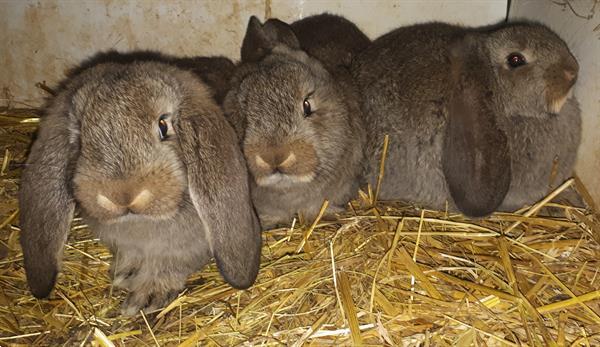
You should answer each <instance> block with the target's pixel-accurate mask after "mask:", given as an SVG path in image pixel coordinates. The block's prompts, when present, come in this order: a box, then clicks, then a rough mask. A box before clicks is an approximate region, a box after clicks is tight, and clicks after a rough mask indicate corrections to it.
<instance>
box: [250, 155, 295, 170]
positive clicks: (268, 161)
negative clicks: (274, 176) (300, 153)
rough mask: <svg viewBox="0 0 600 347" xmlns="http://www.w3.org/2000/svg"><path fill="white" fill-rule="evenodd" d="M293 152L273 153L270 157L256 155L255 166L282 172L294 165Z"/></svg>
mask: <svg viewBox="0 0 600 347" xmlns="http://www.w3.org/2000/svg"><path fill="white" fill-rule="evenodd" d="M296 161H297V159H296V155H295V154H294V152H274V153H273V154H272V155H262V156H261V155H260V154H257V155H256V165H257V166H258V167H260V168H262V169H265V170H273V171H276V172H283V171H285V170H286V169H289V168H290V167H292V166H293V165H294V164H295V163H296Z"/></svg>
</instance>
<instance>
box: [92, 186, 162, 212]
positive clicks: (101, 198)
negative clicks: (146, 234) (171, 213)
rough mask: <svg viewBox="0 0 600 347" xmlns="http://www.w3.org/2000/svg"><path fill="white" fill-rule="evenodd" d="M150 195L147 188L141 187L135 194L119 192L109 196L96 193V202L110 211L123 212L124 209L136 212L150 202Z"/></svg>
mask: <svg viewBox="0 0 600 347" xmlns="http://www.w3.org/2000/svg"><path fill="white" fill-rule="evenodd" d="M132 197H133V198H132ZM152 197H153V195H152V193H151V192H150V191H149V190H147V189H143V190H142V191H140V192H139V193H136V194H131V193H130V192H121V193H120V194H114V195H113V196H110V197H109V196H106V195H104V194H102V193H98V195H97V197H96V202H97V203H98V205H100V207H102V208H104V209H106V210H108V211H110V212H112V213H123V212H124V211H125V210H127V211H129V212H131V213H137V212H139V211H141V210H143V209H144V208H145V207H147V206H148V205H149V204H150V202H151V201H152Z"/></svg>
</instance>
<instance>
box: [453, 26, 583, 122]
mask: <svg viewBox="0 0 600 347" xmlns="http://www.w3.org/2000/svg"><path fill="white" fill-rule="evenodd" d="M453 49H454V50H453V53H454V56H455V57H457V56H462V55H463V54H464V52H465V51H467V50H470V49H471V50H473V49H474V50H476V51H477V52H478V54H479V55H480V56H481V57H482V58H483V59H484V60H483V62H485V63H486V64H485V65H486V67H485V68H487V69H489V73H490V74H491V76H493V79H492V81H490V82H492V83H493V84H495V86H494V89H495V90H494V95H493V98H494V99H495V103H496V104H498V105H501V107H502V108H503V109H504V110H503V111H504V112H503V113H504V114H506V115H515V114H519V115H521V116H525V117H543V116H544V115H545V114H547V113H553V114H556V113H559V112H560V110H561V108H562V106H563V105H564V103H565V101H566V100H567V97H568V96H569V92H570V91H571V88H572V87H573V85H574V84H575V81H576V80H577V74H578V71H579V65H578V63H577V60H576V59H575V57H574V56H573V55H572V54H571V52H570V51H569V48H568V47H567V45H566V43H565V42H564V41H563V40H562V39H561V38H560V37H559V36H558V35H557V34H556V33H554V32H553V31H552V30H550V29H548V28H547V27H545V26H543V25H539V24H532V23H514V24H509V25H506V26H502V27H500V28H498V29H496V30H493V31H490V32H478V33H470V34H467V35H466V36H465V38H464V39H463V41H462V42H461V43H460V44H458V45H457V46H455V47H453ZM459 51H462V52H459Z"/></svg>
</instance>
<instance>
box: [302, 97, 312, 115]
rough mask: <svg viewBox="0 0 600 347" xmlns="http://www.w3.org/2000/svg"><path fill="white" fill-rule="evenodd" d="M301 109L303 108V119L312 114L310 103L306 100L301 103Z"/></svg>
mask: <svg viewBox="0 0 600 347" xmlns="http://www.w3.org/2000/svg"><path fill="white" fill-rule="evenodd" d="M302 107H303V108H304V117H308V116H310V115H311V114H312V109H311V108H310V101H308V98H306V99H304V101H303V102H302Z"/></svg>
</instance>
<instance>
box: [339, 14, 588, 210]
mask: <svg viewBox="0 0 600 347" xmlns="http://www.w3.org/2000/svg"><path fill="white" fill-rule="evenodd" d="M351 70H352V74H353V76H354V78H355V81H356V83H357V84H358V87H359V89H360V91H361V95H362V100H363V102H362V107H363V113H364V114H365V115H366V117H367V119H368V120H366V122H365V123H366V126H367V134H368V143H367V149H366V150H365V152H366V154H365V155H366V157H367V159H366V160H367V162H368V169H367V172H366V173H365V176H366V177H367V178H366V180H367V181H368V182H370V183H374V182H375V181H376V180H377V176H378V174H379V162H380V156H381V151H382V143H383V137H384V135H385V134H389V136H390V145H389V149H388V153H387V159H386V162H385V171H384V178H383V184H382V187H381V192H380V195H379V197H380V198H381V199H383V200H386V199H403V200H409V201H412V202H415V203H418V204H421V205H424V206H426V207H430V208H435V209H443V208H445V207H446V202H448V207H449V209H450V210H453V211H456V210H458V211H460V212H462V213H463V214H465V215H467V216H471V217H482V216H486V215H488V214H490V213H492V212H494V211H497V210H502V211H512V210H515V209H518V208H521V207H523V205H526V204H532V203H534V202H536V201H537V200H539V199H541V198H542V197H544V196H545V195H546V194H547V193H548V192H549V190H550V189H552V188H554V187H556V186H557V185H558V184H560V183H562V181H563V180H565V179H566V178H568V177H569V176H570V175H571V174H572V170H573V166H574V162H575V157H576V153H577V148H578V146H579V142H580V136H581V116H580V111H579V106H578V103H577V101H576V99H575V98H573V97H571V90H572V87H573V85H574V83H575V81H576V79H577V74H578V70H579V66H578V63H577V61H576V59H575V57H574V56H573V55H572V54H571V52H570V51H569V48H568V47H567V45H566V44H565V42H564V41H563V40H561V39H560V37H559V36H557V35H556V34H555V33H554V32H552V31H551V30H550V29H548V28H546V27H545V26H543V25H541V24H536V23H509V24H501V25H498V26H492V27H486V28H464V27H460V26H455V25H449V24H444V23H425V24H418V25H413V26H408V27H403V28H399V29H396V30H394V31H392V32H390V33H388V34H385V35H383V36H382V37H380V38H378V39H376V40H374V41H373V43H372V45H371V46H369V48H367V49H366V50H364V51H362V52H361V53H360V54H359V55H358V56H357V57H356V58H355V59H354V60H353V62H352V66H351Z"/></svg>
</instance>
